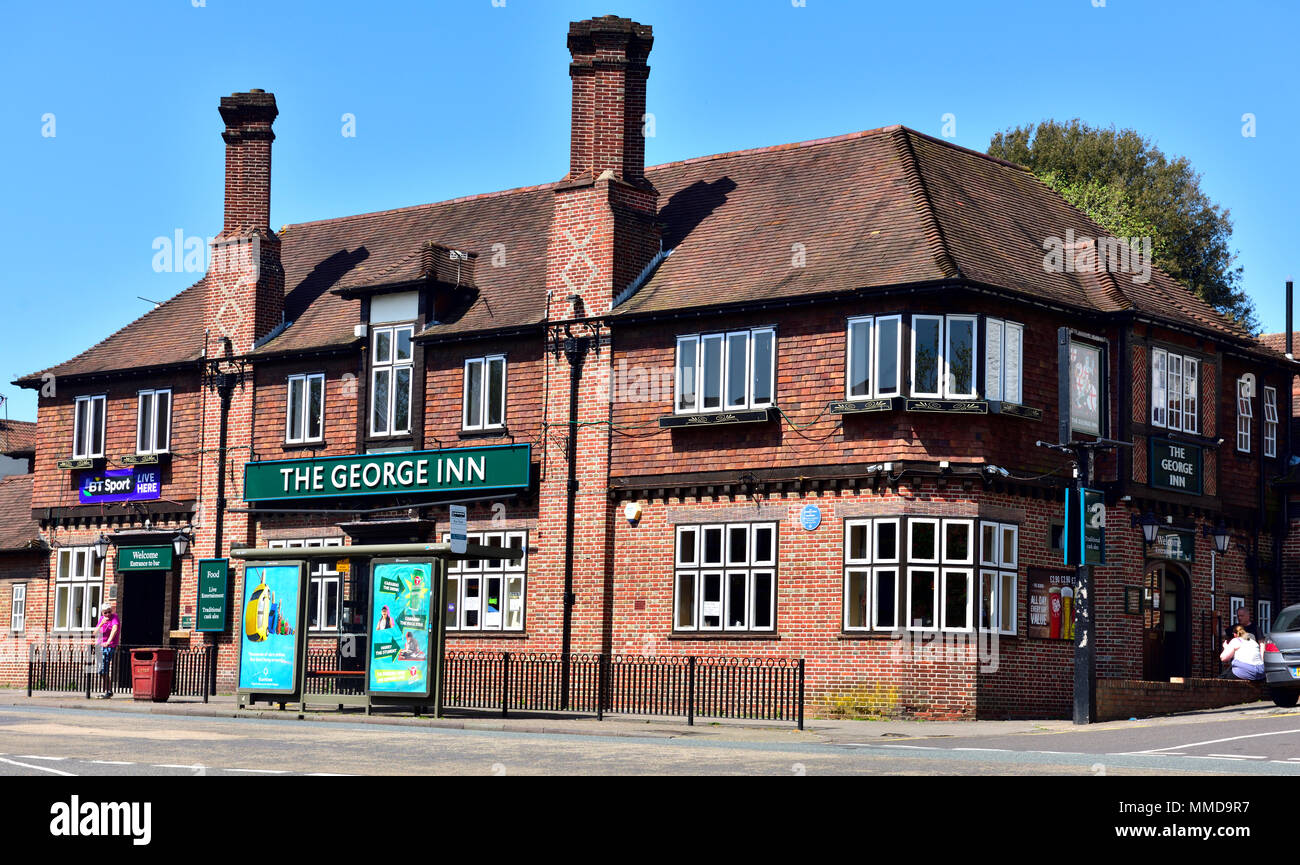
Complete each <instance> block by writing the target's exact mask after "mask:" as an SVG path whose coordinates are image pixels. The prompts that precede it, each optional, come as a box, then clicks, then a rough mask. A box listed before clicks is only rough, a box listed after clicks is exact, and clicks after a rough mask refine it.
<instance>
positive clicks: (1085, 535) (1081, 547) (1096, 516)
mask: <svg viewBox="0 0 1300 865" xmlns="http://www.w3.org/2000/svg"><path fill="white" fill-rule="evenodd" d="M1064 540H1065V543H1064V544H1063V546H1064V548H1065V561H1064V564H1067V565H1076V566H1077V565H1104V564H1105V563H1106V499H1105V497H1104V496H1103V494H1102V492H1101V491H1100V490H1089V489H1074V488H1071V489H1068V490H1066V491H1065V538H1064Z"/></svg>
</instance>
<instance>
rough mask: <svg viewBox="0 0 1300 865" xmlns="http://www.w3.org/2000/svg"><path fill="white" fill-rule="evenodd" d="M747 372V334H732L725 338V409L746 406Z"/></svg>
mask: <svg viewBox="0 0 1300 865" xmlns="http://www.w3.org/2000/svg"><path fill="white" fill-rule="evenodd" d="M748 370H749V334H747V333H733V334H729V335H728V336H727V408H739V407H743V406H745V405H747V404H748V399H747V397H746V394H745V386H746V384H747V381H746V379H747V375H748Z"/></svg>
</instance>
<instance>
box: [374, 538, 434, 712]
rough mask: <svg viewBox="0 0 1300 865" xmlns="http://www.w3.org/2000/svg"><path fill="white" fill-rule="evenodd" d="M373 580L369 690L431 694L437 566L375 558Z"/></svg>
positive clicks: (390, 692)
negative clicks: (431, 627)
mask: <svg viewBox="0 0 1300 865" xmlns="http://www.w3.org/2000/svg"><path fill="white" fill-rule="evenodd" d="M370 580H371V584H370V591H371V595H370V597H371V598H372V599H373V600H372V602H371V622H370V683H369V684H370V691H371V693H375V692H380V693H387V694H406V695H409V696H413V697H414V696H420V697H424V696H428V695H429V691H430V687H429V590H430V586H431V584H432V582H433V564H432V563H431V562H375V565H374V569H373V570H372V571H371V573H370Z"/></svg>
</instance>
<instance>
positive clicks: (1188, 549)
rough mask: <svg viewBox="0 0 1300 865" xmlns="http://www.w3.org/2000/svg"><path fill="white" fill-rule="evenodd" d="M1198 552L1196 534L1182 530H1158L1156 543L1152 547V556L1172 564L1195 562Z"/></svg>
mask: <svg viewBox="0 0 1300 865" xmlns="http://www.w3.org/2000/svg"><path fill="white" fill-rule="evenodd" d="M1195 552H1196V532H1193V531H1185V530H1182V529H1157V530H1156V542H1155V543H1154V544H1152V545H1151V555H1153V556H1158V557H1160V558H1162V559H1169V560H1170V561H1172V562H1190V561H1193V560H1194V559H1193V556H1194V553H1195Z"/></svg>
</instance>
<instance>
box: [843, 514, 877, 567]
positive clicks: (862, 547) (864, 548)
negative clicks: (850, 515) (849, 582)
mask: <svg viewBox="0 0 1300 865" xmlns="http://www.w3.org/2000/svg"><path fill="white" fill-rule="evenodd" d="M844 557H845V558H846V559H848V560H849V561H854V562H869V561H871V523H854V524H852V525H850V526H849V531H848V549H846V550H845V551H844Z"/></svg>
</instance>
